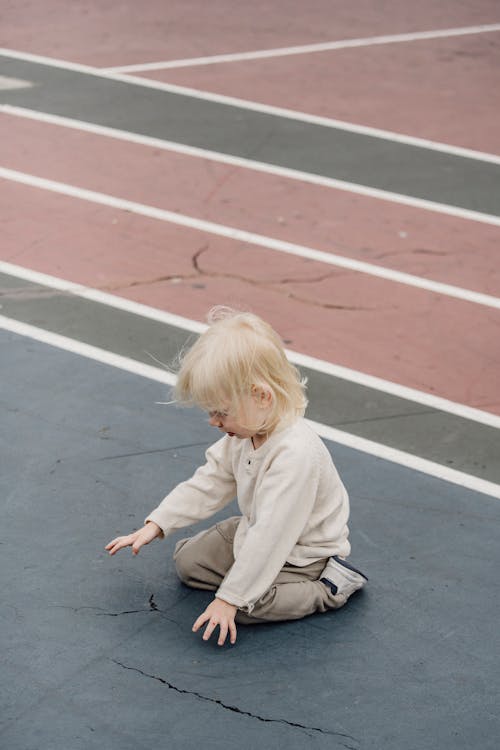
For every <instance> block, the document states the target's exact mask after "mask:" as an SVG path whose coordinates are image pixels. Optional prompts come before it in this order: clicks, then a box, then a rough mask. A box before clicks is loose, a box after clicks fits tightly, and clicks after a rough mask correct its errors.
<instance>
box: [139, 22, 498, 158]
mask: <svg viewBox="0 0 500 750" xmlns="http://www.w3.org/2000/svg"><path fill="white" fill-rule="evenodd" d="M499 71H500V32H495V33H484V34H477V35H475V34H473V35H470V36H460V37H451V38H444V39H432V40H426V41H423V40H419V41H414V42H408V43H405V44H384V45H380V46H369V47H361V48H354V49H340V50H334V51H331V52H321V53H314V54H305V55H291V56H288V57H277V58H269V59H263V60H252V61H241V62H229V63H228V62H225V63H219V64H213V65H202V66H195V67H189V68H180V69H172V70H168V69H167V70H158V71H155V70H151V71H148V72H144V73H140V72H138V73H134V75H142V76H143V77H147V78H154V79H155V80H159V81H165V82H167V83H174V84H178V85H181V86H189V87H192V88H195V89H200V90H203V91H210V92H215V93H217V94H225V95H227V96H233V97H238V98H241V99H248V100H251V101H252V100H253V101H257V102H261V103H264V104H268V105H273V106H277V107H285V108H288V109H292V110H297V111H299V112H307V113H308V114H314V115H320V116H324V117H331V118H335V119H339V120H343V121H347V122H353V123H357V124H360V125H367V126H371V127H375V128H381V129H384V130H390V131H394V132H397V133H403V134H407V135H412V136H418V137H420V138H427V139H430V140H434V141H440V142H444V143H447V144H449V145H454V146H462V147H466V148H471V149H475V150H478V151H487V152H493V153H498V152H499V151H500V128H499V127H498V107H499V103H500V99H499V94H498V92H499V91H500V74H499ZM478 81H481V86H478V85H477V82H478ZM291 83H292V85H290V84H291Z"/></svg>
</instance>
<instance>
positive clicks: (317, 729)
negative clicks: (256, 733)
mask: <svg viewBox="0 0 500 750" xmlns="http://www.w3.org/2000/svg"><path fill="white" fill-rule="evenodd" d="M110 661H112V662H113V663H114V664H116V665H117V666H119V667H122V669H127V670H130V671H131V672H137V673H138V674H141V675H143V677H148V678H149V679H151V680H157V681H158V682H161V684H162V685H165V686H166V687H168V689H169V690H175V692H176V693H181V694H182V695H192V696H194V697H195V698H198V700H202V701H207V702H208V703H215V704H216V705H217V706H220V708H223V709H224V710H226V711H232V712H233V713H236V714H240V715H241V716H248V717H250V718H251V719H257V721H262V722H264V723H269V724H271V723H272V724H285V725H287V726H289V727H293V728H296V729H303V730H304V731H305V732H306V733H307V734H308V736H309V737H313V736H314V735H312V734H310V732H319V733H320V734H327V735H330V736H333V737H343V738H344V739H347V740H352V741H353V742H357V741H358V740H357V739H356V738H355V737H352V736H351V735H350V734H344V733H343V732H333V731H332V730H330V729H321V727H308V726H306V725H305V724H299V723H298V722H294V721H287V720H286V719H268V718H266V717H264V716H259V715H258V714H252V713H250V711H243V710H242V709H240V708H238V707H237V706H231V705H229V704H227V703H223V702H222V701H221V700H220V699H219V698H210V697H209V696H208V695H202V694H201V693H197V692H196V691H194V690H184V689H183V688H179V687H177V686H176V685H173V684H172V683H171V682H168V680H165V679H164V678H163V677H158V676H157V675H153V674H148V673H147V672H144V671H143V670H142V669H138V668H137V667H129V666H127V665H126V664H122V663H121V662H119V661H118V660H117V659H110ZM341 745H342V747H345V748H348V750H357V748H354V747H353V746H352V745H347V744H345V743H343V742H342V743H341Z"/></svg>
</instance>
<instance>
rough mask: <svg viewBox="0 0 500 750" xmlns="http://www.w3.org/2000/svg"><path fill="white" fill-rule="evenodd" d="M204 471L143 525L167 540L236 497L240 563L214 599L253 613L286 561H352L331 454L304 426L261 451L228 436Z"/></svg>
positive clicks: (277, 435) (342, 493) (343, 497)
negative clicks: (239, 515) (155, 529)
mask: <svg viewBox="0 0 500 750" xmlns="http://www.w3.org/2000/svg"><path fill="white" fill-rule="evenodd" d="M206 461H207V462H206V464H204V465H203V466H201V467H200V468H199V469H198V470H197V471H196V472H195V474H194V475H193V476H192V478H191V479H188V480H187V481H186V482H182V483H181V484H179V485H178V486H177V487H175V489H173V490H172V492H170V493H169V494H168V495H167V496H166V498H165V499H164V500H163V501H162V502H161V503H160V505H159V506H158V508H156V510H154V511H153V512H152V513H151V514H150V515H149V516H148V517H147V518H146V521H154V522H155V523H157V524H158V526H160V527H161V529H162V531H163V533H164V534H165V535H167V534H169V533H171V532H173V531H175V530H176V529H180V528H182V527H184V526H189V525H191V524H192V523H195V522H196V521H200V520H202V519H204V518H208V517H209V516H211V515H212V514H213V513H215V512H216V511H218V510H220V509H221V508H223V507H224V506H225V505H227V504H228V503H230V502H231V500H232V499H233V498H234V497H235V495H237V497H238V504H239V507H240V510H241V513H242V518H241V521H240V523H239V526H238V529H237V532H236V536H235V539H234V557H235V562H234V564H233V566H232V568H231V569H230V571H229V572H228V574H227V575H226V577H225V579H224V581H223V582H222V584H221V586H220V587H219V589H218V591H217V593H216V596H217V597H219V598H220V599H224V600H225V601H227V602H229V603H231V604H234V605H235V606H237V607H238V608H239V609H242V610H244V611H246V612H251V611H252V609H253V606H254V604H255V602H256V601H257V600H258V599H259V598H260V597H261V596H262V595H263V594H264V593H265V592H266V591H267V590H268V589H269V588H270V587H271V585H272V583H273V581H274V579H275V578H276V576H277V575H278V573H279V572H280V570H281V568H282V567H283V565H284V564H285V562H289V563H291V564H292V565H297V566H300V567H302V566H304V565H309V564H310V563H312V562H316V561H317V560H319V559H321V558H326V557H329V556H330V555H336V554H338V555H340V556H341V557H347V555H348V554H349V552H350V544H349V541H348V535H349V530H348V528H347V520H348V517H349V500H348V496H347V492H346V490H345V487H344V485H343V484H342V482H341V480H340V477H339V475H338V473H337V470H336V469H335V466H334V464H333V462H332V459H331V457H330V454H329V453H328V450H327V449H326V446H325V445H324V444H323V442H322V441H321V439H320V438H319V437H318V435H317V434H316V433H315V432H314V430H313V429H312V428H311V427H309V425H308V424H307V423H306V421H305V420H304V419H298V420H297V421H295V422H294V423H293V424H291V425H290V424H288V425H287V426H284V427H282V428H281V429H280V428H278V429H277V430H275V431H274V432H273V433H272V435H271V436H270V437H269V439H268V440H267V441H266V442H265V443H264V444H263V445H261V446H260V447H259V448H257V450H255V449H254V447H253V444H252V441H251V440H250V439H239V438H237V437H229V436H228V435H226V436H224V437H223V438H222V439H221V440H219V441H218V442H216V443H215V444H214V445H212V446H211V447H210V448H209V449H208V450H207V452H206Z"/></svg>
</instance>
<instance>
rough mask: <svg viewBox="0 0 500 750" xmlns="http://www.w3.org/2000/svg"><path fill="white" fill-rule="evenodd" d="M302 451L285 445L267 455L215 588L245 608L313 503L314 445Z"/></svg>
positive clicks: (271, 575) (282, 558)
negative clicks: (244, 523)
mask: <svg viewBox="0 0 500 750" xmlns="http://www.w3.org/2000/svg"><path fill="white" fill-rule="evenodd" d="M305 453H306V455H301V456H298V455H297V451H296V450H293V448H292V447H287V448H284V449H283V450H282V451H281V452H280V453H279V454H278V455H277V456H275V458H274V459H273V461H272V464H271V465H270V466H269V468H268V470H267V471H266V473H265V475H264V477H263V479H262V482H261V484H260V487H259V489H258V502H257V508H256V515H255V520H254V523H252V524H251V525H250V527H249V529H248V532H247V535H246V537H245V540H244V542H243V545H242V547H241V549H240V550H239V552H238V556H237V559H236V561H235V562H234V564H233V566H232V567H231V570H230V571H229V573H228V574H227V576H226V577H225V579H224V581H223V582H222V584H221V586H220V587H219V589H218V591H217V593H216V597H218V598H219V599H224V600H225V601H227V602H229V603H230V604H234V605H235V606H236V607H238V608H239V609H242V610H244V611H246V612H251V611H252V609H253V607H254V604H255V602H256V601H257V600H258V599H259V598H260V597H261V596H262V595H263V594H264V593H265V592H266V591H267V590H268V589H269V588H270V587H271V585H272V583H273V581H274V580H275V578H276V577H277V575H278V573H279V572H280V570H281V568H282V567H283V565H284V564H285V562H286V560H287V557H288V556H289V554H290V552H291V551H292V549H293V548H294V546H295V545H296V543H297V541H298V539H299V538H300V535H301V533H302V531H303V529H304V527H305V526H306V524H307V521H308V519H309V518H310V516H311V513H312V510H313V508H314V504H315V500H316V496H317V492H318V486H319V481H320V461H319V457H318V454H317V452H316V450H314V447H308V449H307V450H306V451H305Z"/></svg>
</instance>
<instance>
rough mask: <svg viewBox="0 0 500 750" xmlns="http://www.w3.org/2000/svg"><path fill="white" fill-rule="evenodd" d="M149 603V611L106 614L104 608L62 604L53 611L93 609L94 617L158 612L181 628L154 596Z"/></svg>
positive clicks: (139, 610) (125, 611)
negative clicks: (159, 605) (94, 611)
mask: <svg viewBox="0 0 500 750" xmlns="http://www.w3.org/2000/svg"><path fill="white" fill-rule="evenodd" d="M148 602H149V609H127V610H124V611H123V612H106V610H105V609H104V607H92V606H85V605H84V606H82V607H70V606H66V605H64V604H55V605H54V608H55V609H70V610H71V611H72V612H80V611H81V610H83V609H93V610H96V615H95V616H96V617H121V616H122V615H136V614H139V613H140V612H159V613H160V614H161V616H162V618H163V619H164V620H168V621H169V622H172V623H174V625H179V626H181V623H179V622H177V620H174V619H173V618H171V617H168V616H167V615H166V614H165V611H164V610H163V609H160V608H159V607H158V605H157V604H156V602H155V600H154V594H151V596H150V597H149V599H148Z"/></svg>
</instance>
